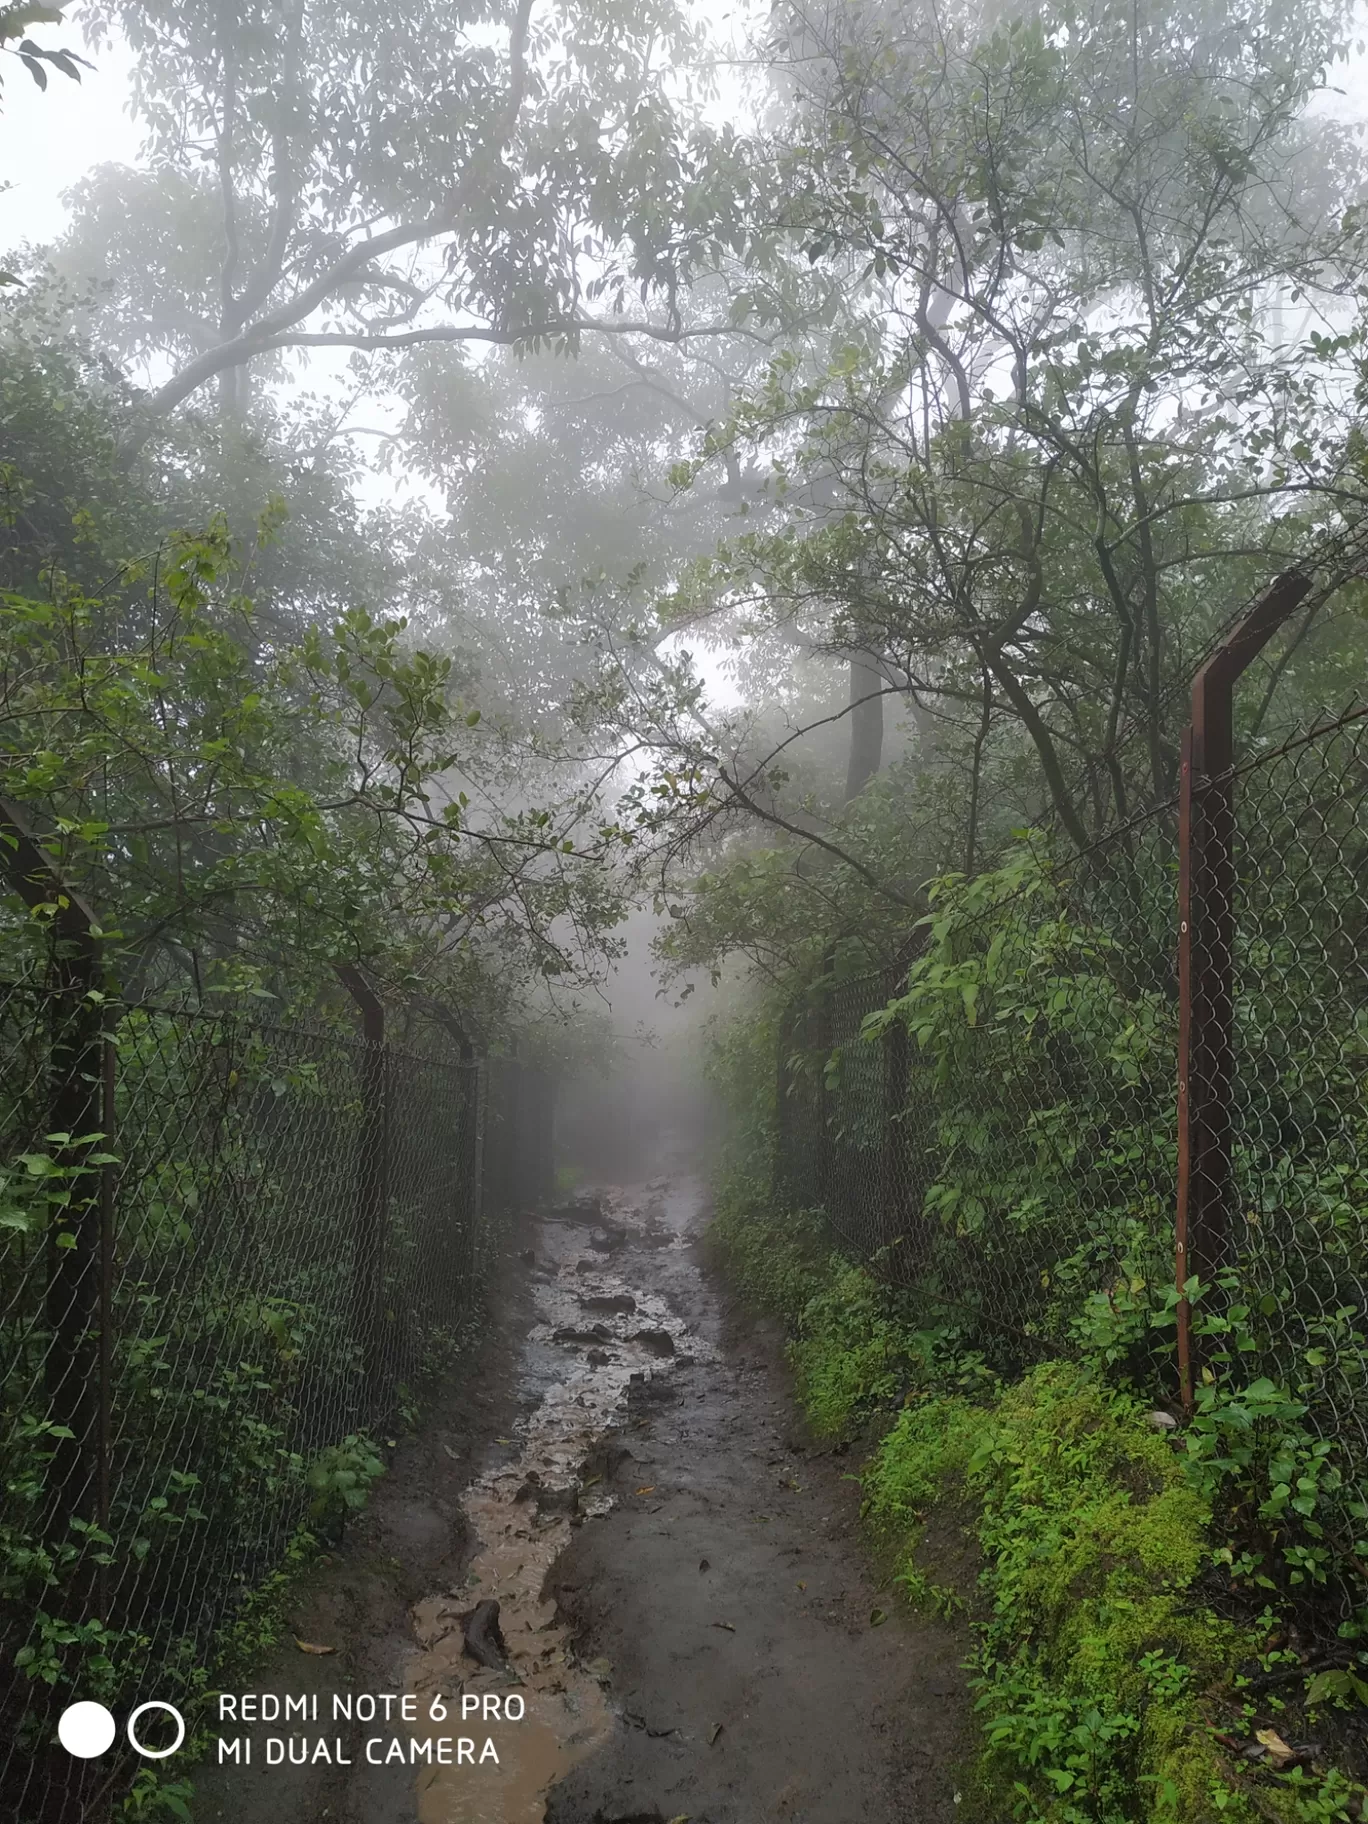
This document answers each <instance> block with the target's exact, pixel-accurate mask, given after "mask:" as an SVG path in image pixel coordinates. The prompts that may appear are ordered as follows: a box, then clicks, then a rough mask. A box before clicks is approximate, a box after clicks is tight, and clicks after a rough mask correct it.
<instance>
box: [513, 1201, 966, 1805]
mask: <svg viewBox="0 0 1368 1824" xmlns="http://www.w3.org/2000/svg"><path fill="white" fill-rule="evenodd" d="M637 1195H640V1194H639V1193H637ZM648 1195H649V1193H648ZM652 1207H654V1208H655V1209H657V1210H658V1211H660V1212H661V1213H662V1214H663V1215H664V1216H665V1218H666V1220H667V1222H668V1224H669V1226H670V1227H671V1229H672V1230H673V1231H674V1232H675V1234H676V1236H677V1240H676V1242H675V1244H674V1245H673V1246H671V1247H668V1248H665V1249H661V1248H642V1247H640V1246H639V1244H638V1245H630V1244H629V1246H628V1247H627V1248H625V1249H624V1250H623V1252H622V1254H620V1255H618V1256H616V1257H615V1258H614V1263H613V1264H614V1268H615V1271H616V1272H617V1274H618V1276H619V1277H620V1278H622V1279H623V1280H624V1281H625V1282H627V1283H628V1284H629V1285H630V1284H632V1283H642V1284H644V1285H647V1286H649V1287H650V1289H651V1290H652V1291H653V1292H655V1293H657V1294H658V1295H660V1296H663V1298H664V1299H665V1300H666V1302H667V1303H668V1304H669V1305H670V1307H671V1308H672V1310H673V1311H674V1312H676V1313H677V1314H678V1315H680V1316H681V1317H682V1318H683V1319H684V1321H685V1323H686V1324H687V1325H688V1326H689V1334H690V1339H692V1338H697V1344H696V1345H695V1346H694V1347H693V1348H692V1349H690V1347H689V1343H688V1342H687V1341H686V1343H685V1345H684V1350H683V1353H685V1354H686V1355H687V1356H689V1357H691V1359H686V1360H682V1361H679V1362H677V1363H676V1364H675V1365H674V1367H673V1371H672V1372H671V1373H670V1374H668V1375H667V1376H665V1377H661V1378H660V1379H659V1380H658V1381H657V1383H656V1385H658V1387H659V1389H660V1393H661V1395H662V1397H661V1398H660V1399H659V1400H658V1401H656V1400H650V1399H648V1398H642V1397H641V1396H640V1395H638V1397H637V1398H636V1400H634V1402H633V1406H634V1409H635V1410H634V1414H633V1417H632V1418H631V1419H629V1421H628V1424H627V1426H626V1428H625V1432H624V1442H625V1443H626V1444H627V1445H628V1447H629V1448H630V1449H631V1451H632V1453H633V1458H632V1461H631V1463H630V1465H629V1466H624V1467H627V1468H629V1469H630V1474H628V1475H625V1476H624V1475H622V1474H621V1473H620V1474H619V1482H621V1483H625V1484H626V1485H627V1486H626V1488H625V1489H624V1492H623V1494H622V1496H621V1499H620V1500H619V1502H618V1504H617V1505H616V1506H615V1507H614V1509H613V1511H612V1512H611V1513H610V1514H608V1515H607V1516H606V1517H604V1518H603V1519H601V1520H599V1521H596V1522H595V1523H594V1524H592V1525H587V1526H585V1527H583V1528H582V1529H581V1530H580V1531H579V1532H578V1533H577V1535H576V1537H575V1539H574V1541H573V1543H572V1544H571V1545H570V1546H569V1547H568V1549H567V1550H566V1552H565V1553H564V1554H563V1555H562V1557H561V1559H560V1560H559V1562H558V1564H557V1566H556V1570H555V1573H554V1576H553V1579H552V1583H551V1586H550V1589H551V1593H553V1594H555V1595H556V1596H557V1598H558V1600H559V1602H560V1606H561V1610H562V1612H563V1613H566V1614H568V1615H570V1616H573V1617H574V1619H575V1621H576V1624H577V1628H578V1636H577V1641H578V1644H579V1646H580V1649H581V1651H582V1652H583V1653H585V1654H590V1655H602V1656H603V1657H604V1658H605V1659H606V1660H607V1661H608V1662H609V1665H610V1668H611V1670H610V1672H609V1677H610V1678H611V1681H612V1682H611V1693H612V1699H613V1704H614V1708H615V1710H616V1711H617V1713H618V1720H617V1723H616V1726H615V1728H614V1730H613V1732H612V1735H611V1736H610V1737H609V1739H608V1740H607V1741H606V1742H605V1743H604V1744H603V1745H602V1746H601V1747H600V1748H598V1749H597V1750H596V1751H595V1752H594V1753H593V1754H592V1755H591V1756H590V1757H589V1758H587V1759H585V1760H583V1761H581V1762H580V1763H579V1764H578V1765H577V1766H576V1767H575V1768H573V1769H572V1770H571V1771H570V1772H569V1773H568V1774H567V1775H566V1776H565V1777H564V1778H563V1779H562V1780H561V1781H560V1782H559V1783H558V1785H557V1786H556V1787H555V1788H554V1789H553V1791H552V1794H551V1797H550V1802H549V1806H548V1811H547V1818H548V1824H600V1821H602V1824H609V1821H610V1820H611V1821H612V1824H619V1820H621V1821H622V1824H626V1821H627V1820H631V1821H632V1824H637V1821H638V1820H640V1821H641V1824H647V1821H648V1820H649V1821H652V1824H653V1821H654V1820H656V1819H661V1820H670V1819H675V1818H677V1817H680V1816H686V1817H687V1818H688V1819H689V1820H690V1824H770V1820H776V1821H778V1820H793V1821H794V1824H857V1821H861V1820H867V1821H868V1824H904V1820H905V1821H906V1824H913V1821H914V1820H915V1821H916V1824H941V1821H942V1820H949V1819H951V1818H953V1817H954V1816H956V1815H957V1813H956V1807H955V1797H954V1786H955V1762H956V1760H957V1759H958V1758H959V1757H960V1755H961V1754H962V1753H963V1750H964V1746H965V1711H966V1705H965V1699H964V1674H963V1672H962V1671H961V1670H960V1665H959V1662H960V1660H961V1658H962V1656H963V1652H964V1643H963V1640H962V1638H959V1637H957V1636H956V1635H955V1634H954V1633H952V1631H951V1630H949V1629H945V1628H941V1627H938V1626H936V1625H935V1624H934V1623H928V1622H924V1621H922V1620H920V1619H918V1618H916V1617H912V1616H909V1615H907V1614H906V1613H905V1612H902V1613H900V1612H899V1611H898V1606H897V1604H896V1602H895V1600H894V1598H893V1596H892V1594H891V1592H890V1590H889V1589H888V1588H887V1587H886V1586H885V1587H884V1588H882V1589H880V1588H879V1587H878V1585H877V1583H876V1581H875V1579H874V1577H873V1575H872V1573H871V1571H870V1568H869V1565H868V1561H867V1559H866V1557H865V1554H864V1552H863V1550H862V1546H861V1541H860V1538H859V1535H858V1524H857V1523H858V1505H859V1491H858V1487H857V1486H856V1484H855V1483H854V1482H853V1481H852V1480H851V1477H850V1473H849V1472H850V1469H851V1466H852V1460H851V1459H850V1458H849V1457H841V1456H833V1455H831V1454H829V1453H827V1452H824V1451H821V1450H820V1449H819V1447H816V1446H814V1445H813V1444H812V1443H811V1441H810V1440H807V1439H805V1438H804V1437H803V1436H802V1435H800V1430H801V1428H800V1425H799V1422H798V1419H797V1415H796V1412H795V1409H794V1406H793V1403H792V1399H791V1396H790V1393H789V1389H788V1386H787V1376H786V1375H785V1373H784V1371H783V1369H782V1366H781V1364H780V1360H779V1350H778V1348H777V1345H776V1341H775V1339H774V1337H773V1336H767V1335H765V1334H763V1333H761V1332H759V1331H757V1330H756V1328H755V1327H754V1326H753V1325H752V1324H751V1323H750V1322H749V1321H747V1319H746V1318H745V1317H744V1316H743V1315H741V1314H740V1313H737V1312H735V1311H731V1310H729V1309H728V1305H729V1301H728V1300H727V1298H726V1295H725V1289H724V1288H723V1287H721V1286H719V1284H718V1283H717V1281H716V1279H715V1278H714V1277H712V1276H711V1275H710V1274H708V1273H707V1272H705V1271H704V1269H703V1265H702V1262H701V1260H700V1249H699V1246H698V1235H699V1232H700V1230H701V1228H702V1227H703V1215H704V1212H703V1205H702V1199H701V1197H700V1195H699V1192H698V1189H697V1187H696V1186H692V1185H690V1184H689V1183H688V1182H687V1181H684V1182H682V1183H681V1184H680V1185H679V1186H678V1187H677V1188H665V1187H662V1189H661V1191H660V1192H658V1193H657V1196H656V1199H655V1203H654V1206H653V1205H652V1204H651V1202H649V1201H648V1202H647V1204H646V1208H647V1210H648V1211H650V1210H651V1209H652ZM643 1391H644V1392H646V1393H649V1392H650V1391H651V1389H650V1388H647V1389H643ZM638 1489H644V1490H647V1491H649V1492H645V1493H638V1492H635V1491H636V1490H638ZM876 1610H881V1611H883V1612H884V1613H886V1615H887V1617H888V1619H887V1620H886V1621H884V1622H883V1623H882V1624H880V1625H878V1626H871V1616H872V1615H873V1614H874V1613H875V1611H876ZM719 1725H720V1728H719Z"/></svg>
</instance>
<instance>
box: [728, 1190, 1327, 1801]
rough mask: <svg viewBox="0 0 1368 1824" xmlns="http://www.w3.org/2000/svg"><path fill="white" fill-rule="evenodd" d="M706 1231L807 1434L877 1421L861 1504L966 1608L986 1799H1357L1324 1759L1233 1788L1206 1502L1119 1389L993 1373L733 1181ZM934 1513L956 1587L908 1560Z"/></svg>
mask: <svg viewBox="0 0 1368 1824" xmlns="http://www.w3.org/2000/svg"><path fill="white" fill-rule="evenodd" d="M717 1234H718V1239H719V1240H720V1241H721V1243H722V1245H723V1247H724V1249H725V1251H726V1256H727V1261H728V1265H729V1268H730V1270H731V1271H732V1272H733V1274H734V1275H735V1276H736V1278H737V1279H738V1281H739V1283H740V1284H741V1285H742V1287H743V1289H744V1290H745V1291H746V1293H747V1295H748V1296H749V1297H751V1298H752V1299H753V1300H755V1301H756V1302H759V1303H761V1304H763V1305H765V1306H766V1307H768V1308H769V1309H770V1310H772V1311H775V1312H776V1313H777V1314H779V1315H780V1316H782V1317H783V1318H784V1319H785V1321H786V1323H787V1324H788V1326H789V1329H790V1333H791V1337H792V1342H791V1353H792V1356H793V1359H794V1362H795V1365H796V1367H797V1370H798V1391H799V1395H800V1397H801V1399H802V1401H803V1405H804V1408H805V1411H806V1413H807V1416H808V1419H809V1422H810V1423H811V1424H812V1425H813V1427H814V1428H815V1429H816V1430H817V1431H819V1432H821V1433H824V1434H827V1435H845V1436H850V1435H852V1433H853V1432H854V1431H856V1430H857V1429H859V1428H862V1427H863V1428H865V1429H866V1430H871V1429H872V1427H871V1425H870V1421H871V1420H872V1419H873V1418H875V1417H876V1416H877V1417H878V1418H879V1419H881V1420H882V1421H884V1429H883V1430H882V1435H881V1436H880V1437H879V1439H878V1442H877V1443H876V1444H875V1446H874V1448H873V1453H872V1455H871V1457H870V1460H869V1462H868V1464H867V1465H866V1467H865V1470H864V1481H865V1492H866V1503H865V1510H866V1515H867V1518H868V1520H869V1522H870V1524H871V1527H872V1528H873V1529H874V1530H875V1532H876V1534H877V1535H878V1537H879V1539H880V1540H881V1542H882V1543H883V1545H884V1546H885V1548H886V1549H888V1550H889V1551H891V1553H892V1554H893V1556H894V1559H895V1561H896V1564H897V1574H898V1577H899V1580H900V1582H901V1584H902V1586H903V1588H904V1589H905V1591H906V1592H907V1594H908V1596H909V1598H910V1599H912V1600H913V1601H916V1602H918V1603H923V1604H928V1605H930V1606H932V1607H934V1608H936V1609H937V1610H938V1611H940V1612H942V1613H947V1612H949V1611H950V1610H952V1609H954V1608H956V1607H962V1606H968V1607H970V1608H972V1610H973V1611H974V1613H975V1614H976V1616H977V1617H978V1618H979V1619H977V1620H976V1622H975V1632H976V1646H975V1650H974V1654H973V1659H972V1662H971V1663H972V1668H973V1689H974V1695H975V1704H976V1709H977V1712H978V1717H979V1721H980V1723H981V1726H982V1732H983V1751H982V1765H981V1767H980V1769H979V1770H978V1781H977V1783H979V1784H981V1785H982V1786H984V1787H985V1788H986V1790H987V1791H988V1792H989V1794H990V1795H991V1797H990V1799H989V1801H988V1802H989V1804H990V1806H993V1807H995V1812H996V1815H998V1816H1003V1815H1006V1814H1008V1813H1010V1815H1011V1816H1013V1817H1015V1818H1018V1819H1022V1820H1038V1821H1040V1824H1161V1821H1163V1824H1178V1821H1181V1824H1254V1821H1255V1820H1256V1819H1260V1818H1263V1819H1268V1818H1281V1819H1285V1820H1287V1824H1331V1821H1332V1820H1335V1819H1348V1818H1351V1817H1355V1816H1357V1815H1358V1813H1357V1811H1355V1810H1351V1809H1348V1806H1349V1805H1350V1802H1351V1799H1352V1795H1353V1794H1354V1792H1355V1790H1356V1789H1355V1788H1353V1787H1351V1786H1350V1785H1349V1783H1348V1782H1346V1781H1344V1780H1343V1779H1341V1778H1340V1776H1338V1775H1336V1774H1331V1775H1329V1776H1328V1777H1327V1778H1325V1779H1322V1780H1314V1779H1309V1778H1308V1779H1305V1780H1301V1779H1297V1778H1289V1779H1285V1780H1284V1781H1283V1783H1282V1784H1280V1785H1279V1786H1276V1787H1275V1786H1270V1785H1268V1784H1266V1783H1261V1784H1260V1786H1259V1788H1258V1791H1257V1794H1255V1793H1254V1792H1253V1791H1252V1789H1251V1788H1250V1786H1249V1784H1248V1780H1247V1777H1246V1776H1244V1775H1242V1773H1241V1772H1240V1770H1239V1769H1238V1768H1237V1767H1235V1766H1233V1765H1232V1764H1231V1762H1230V1760H1229V1758H1228V1756H1226V1755H1225V1754H1223V1752H1222V1750H1221V1747H1220V1745H1219V1744H1218V1743H1217V1741H1216V1740H1215V1739H1214V1734H1213V1730H1212V1728H1211V1726H1210V1718H1211V1717H1212V1716H1214V1715H1215V1714H1216V1713H1217V1711H1218V1709H1219V1707H1220V1706H1221V1705H1222V1703H1224V1702H1226V1701H1228V1700H1229V1699H1231V1698H1232V1696H1233V1692H1234V1676H1235V1675H1234V1668H1235V1667H1236V1666H1237V1665H1238V1664H1239V1663H1241V1662H1247V1661H1249V1660H1252V1659H1254V1658H1255V1657H1256V1656H1257V1654H1258V1651H1259V1647H1260V1641H1259V1639H1258V1638H1257V1637H1256V1636H1255V1635H1254V1634H1253V1633H1252V1632H1251V1631H1250V1630H1247V1629H1242V1628H1240V1627H1238V1626H1237V1625H1235V1624H1234V1623H1232V1622H1230V1621H1228V1620H1226V1619H1224V1618H1222V1617H1221V1616H1218V1615H1217V1614H1215V1613H1214V1612H1213V1611H1212V1610H1211V1609H1210V1607H1209V1606H1208V1605H1207V1604H1206V1603H1204V1602H1203V1601H1202V1599H1201V1597H1200V1593H1199V1589H1198V1579H1199V1577H1200V1574H1201V1573H1202V1571H1203V1570H1204V1569H1205V1568H1206V1567H1207V1566H1208V1565H1209V1564H1210V1562H1211V1557H1212V1538H1211V1533H1210V1525H1211V1513H1210V1509H1209V1505H1208V1501H1207V1499H1206V1496H1205V1494H1204V1493H1203V1492H1202V1490H1201V1488H1200V1487H1199V1486H1198V1485H1197V1483H1195V1482H1194V1480H1193V1479H1192V1478H1191V1477H1190V1475H1189V1473H1188V1469H1187V1467H1186V1462H1185V1458H1184V1457H1183V1456H1182V1455H1180V1454H1179V1453H1178V1452H1176V1451H1175V1450H1174V1449H1173V1447H1172V1445H1171V1444H1170V1442H1169V1441H1168V1438H1167V1436H1166V1435H1165V1434H1164V1433H1162V1432H1159V1431H1156V1430H1155V1429H1154V1427H1153V1426H1151V1425H1150V1423H1149V1422H1148V1419H1147V1416H1146V1411H1145V1408H1144V1406H1143V1405H1142V1404H1141V1403H1139V1402H1138V1401H1137V1400H1136V1399H1135V1398H1134V1397H1132V1396H1130V1395H1128V1394H1126V1393H1124V1392H1122V1391H1119V1390H1117V1389H1115V1388H1113V1387H1110V1386H1108V1385H1107V1384H1106V1383H1105V1382H1104V1381H1102V1380H1101V1379H1100V1378H1099V1377H1098V1375H1097V1374H1096V1373H1095V1372H1094V1371H1093V1370H1091V1369H1089V1368H1086V1367H1083V1366H1081V1365H1079V1364H1076V1363H1072V1362H1071V1363H1059V1362H1052V1363H1048V1364H1046V1365H1044V1366H1042V1367H1038V1368H1036V1369H1034V1370H1032V1371H1031V1372H1030V1373H1028V1374H1026V1375H1025V1376H1023V1378H1022V1379H1021V1380H1019V1381H1017V1382H1016V1383H1014V1384H1012V1385H1010V1386H1006V1387H1003V1386H1001V1385H999V1384H998V1383H996V1382H995V1381H994V1380H993V1379H992V1377H991V1376H989V1375H987V1374H986V1373H985V1372H984V1370H983V1369H982V1365H981V1363H979V1362H977V1361H976V1360H975V1359H974V1358H972V1357H966V1356H965V1355H964V1354H963V1353H962V1351H961V1350H960V1349H959V1348H958V1347H957V1341H956V1336H955V1333H954V1332H953V1331H952V1330H949V1329H946V1328H940V1329H928V1328H926V1327H924V1326H919V1325H918V1324H917V1322H916V1321H915V1314H914V1313H911V1312H909V1311H908V1310H907V1309H906V1307H905V1306H904V1305H902V1304H900V1302H899V1297H898V1295H897V1294H895V1293H891V1292H890V1291H889V1290H888V1289H887V1288H885V1287H883V1286H881V1285H879V1284H878V1282H876V1281H875V1280H874V1279H873V1278H872V1276H871V1275H870V1274H869V1273H868V1272H866V1271H865V1270H864V1269H862V1268H860V1267H856V1266H854V1265H852V1264H851V1263H850V1262H848V1261H846V1260H843V1259H842V1258H840V1257H839V1256H836V1255H833V1254H832V1253H831V1252H830V1249H829V1247H827V1246H826V1245H824V1243H823V1239H822V1234H821V1229H820V1226H819V1223H818V1221H817V1220H816V1219H815V1218H814V1217H813V1216H812V1215H811V1214H809V1215H806V1216H802V1217H797V1218H776V1217H775V1216H774V1215H773V1214H772V1213H771V1212H770V1211H769V1210H768V1209H767V1208H766V1206H765V1202H764V1197H763V1193H762V1191H761V1189H760V1188H759V1187H758V1186H756V1185H755V1184H754V1183H752V1184H750V1185H749V1186H747V1187H744V1189H742V1190H737V1189H736V1188H735V1187H734V1188H733V1191H732V1194H731V1196H730V1197H729V1198H724V1199H723V1200H722V1206H721V1216H720V1219H719V1223H718V1227H717ZM936 1521H939V1522H940V1523H941V1524H940V1526H939V1528H938V1529H937V1528H933V1525H932V1523H933V1522H936ZM947 1521H948V1522H950V1523H952V1524H954V1523H957V1524H959V1525H961V1526H963V1527H965V1528H967V1530H968V1532H969V1533H970V1534H971V1536H972V1545H973V1548H974V1549H973V1552H972V1554H969V1555H971V1556H972V1557H973V1559H974V1561H975V1563H976V1564H978V1565H980V1566H981V1567H982V1568H981V1571H980V1573H979V1575H978V1581H977V1586H976V1587H974V1588H969V1589H966V1588H963V1587H961V1588H959V1589H957V1590H951V1589H949V1588H947V1587H946V1584H945V1582H944V1581H943V1578H944V1571H943V1569H942V1567H941V1566H939V1565H936V1564H929V1563H926V1562H923V1553H924V1548H925V1540H926V1535H927V1534H928V1532H930V1531H932V1530H938V1531H940V1532H941V1533H943V1532H944V1531H945V1523H946V1522H947ZM963 1576H964V1573H963V1572H961V1577H962V1578H963ZM968 1577H969V1580H970V1581H971V1582H972V1579H973V1573H972V1572H971V1573H968ZM937 1579H942V1580H941V1581H937Z"/></svg>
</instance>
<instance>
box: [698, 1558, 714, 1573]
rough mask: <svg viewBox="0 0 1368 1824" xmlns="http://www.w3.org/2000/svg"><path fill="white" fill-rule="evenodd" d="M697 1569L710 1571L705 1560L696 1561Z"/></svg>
mask: <svg viewBox="0 0 1368 1824" xmlns="http://www.w3.org/2000/svg"><path fill="white" fill-rule="evenodd" d="M698 1568H699V1570H700V1571H710V1570H711V1569H712V1566H711V1565H710V1564H709V1563H708V1560H707V1559H706V1558H700V1559H699V1561H698Z"/></svg>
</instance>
